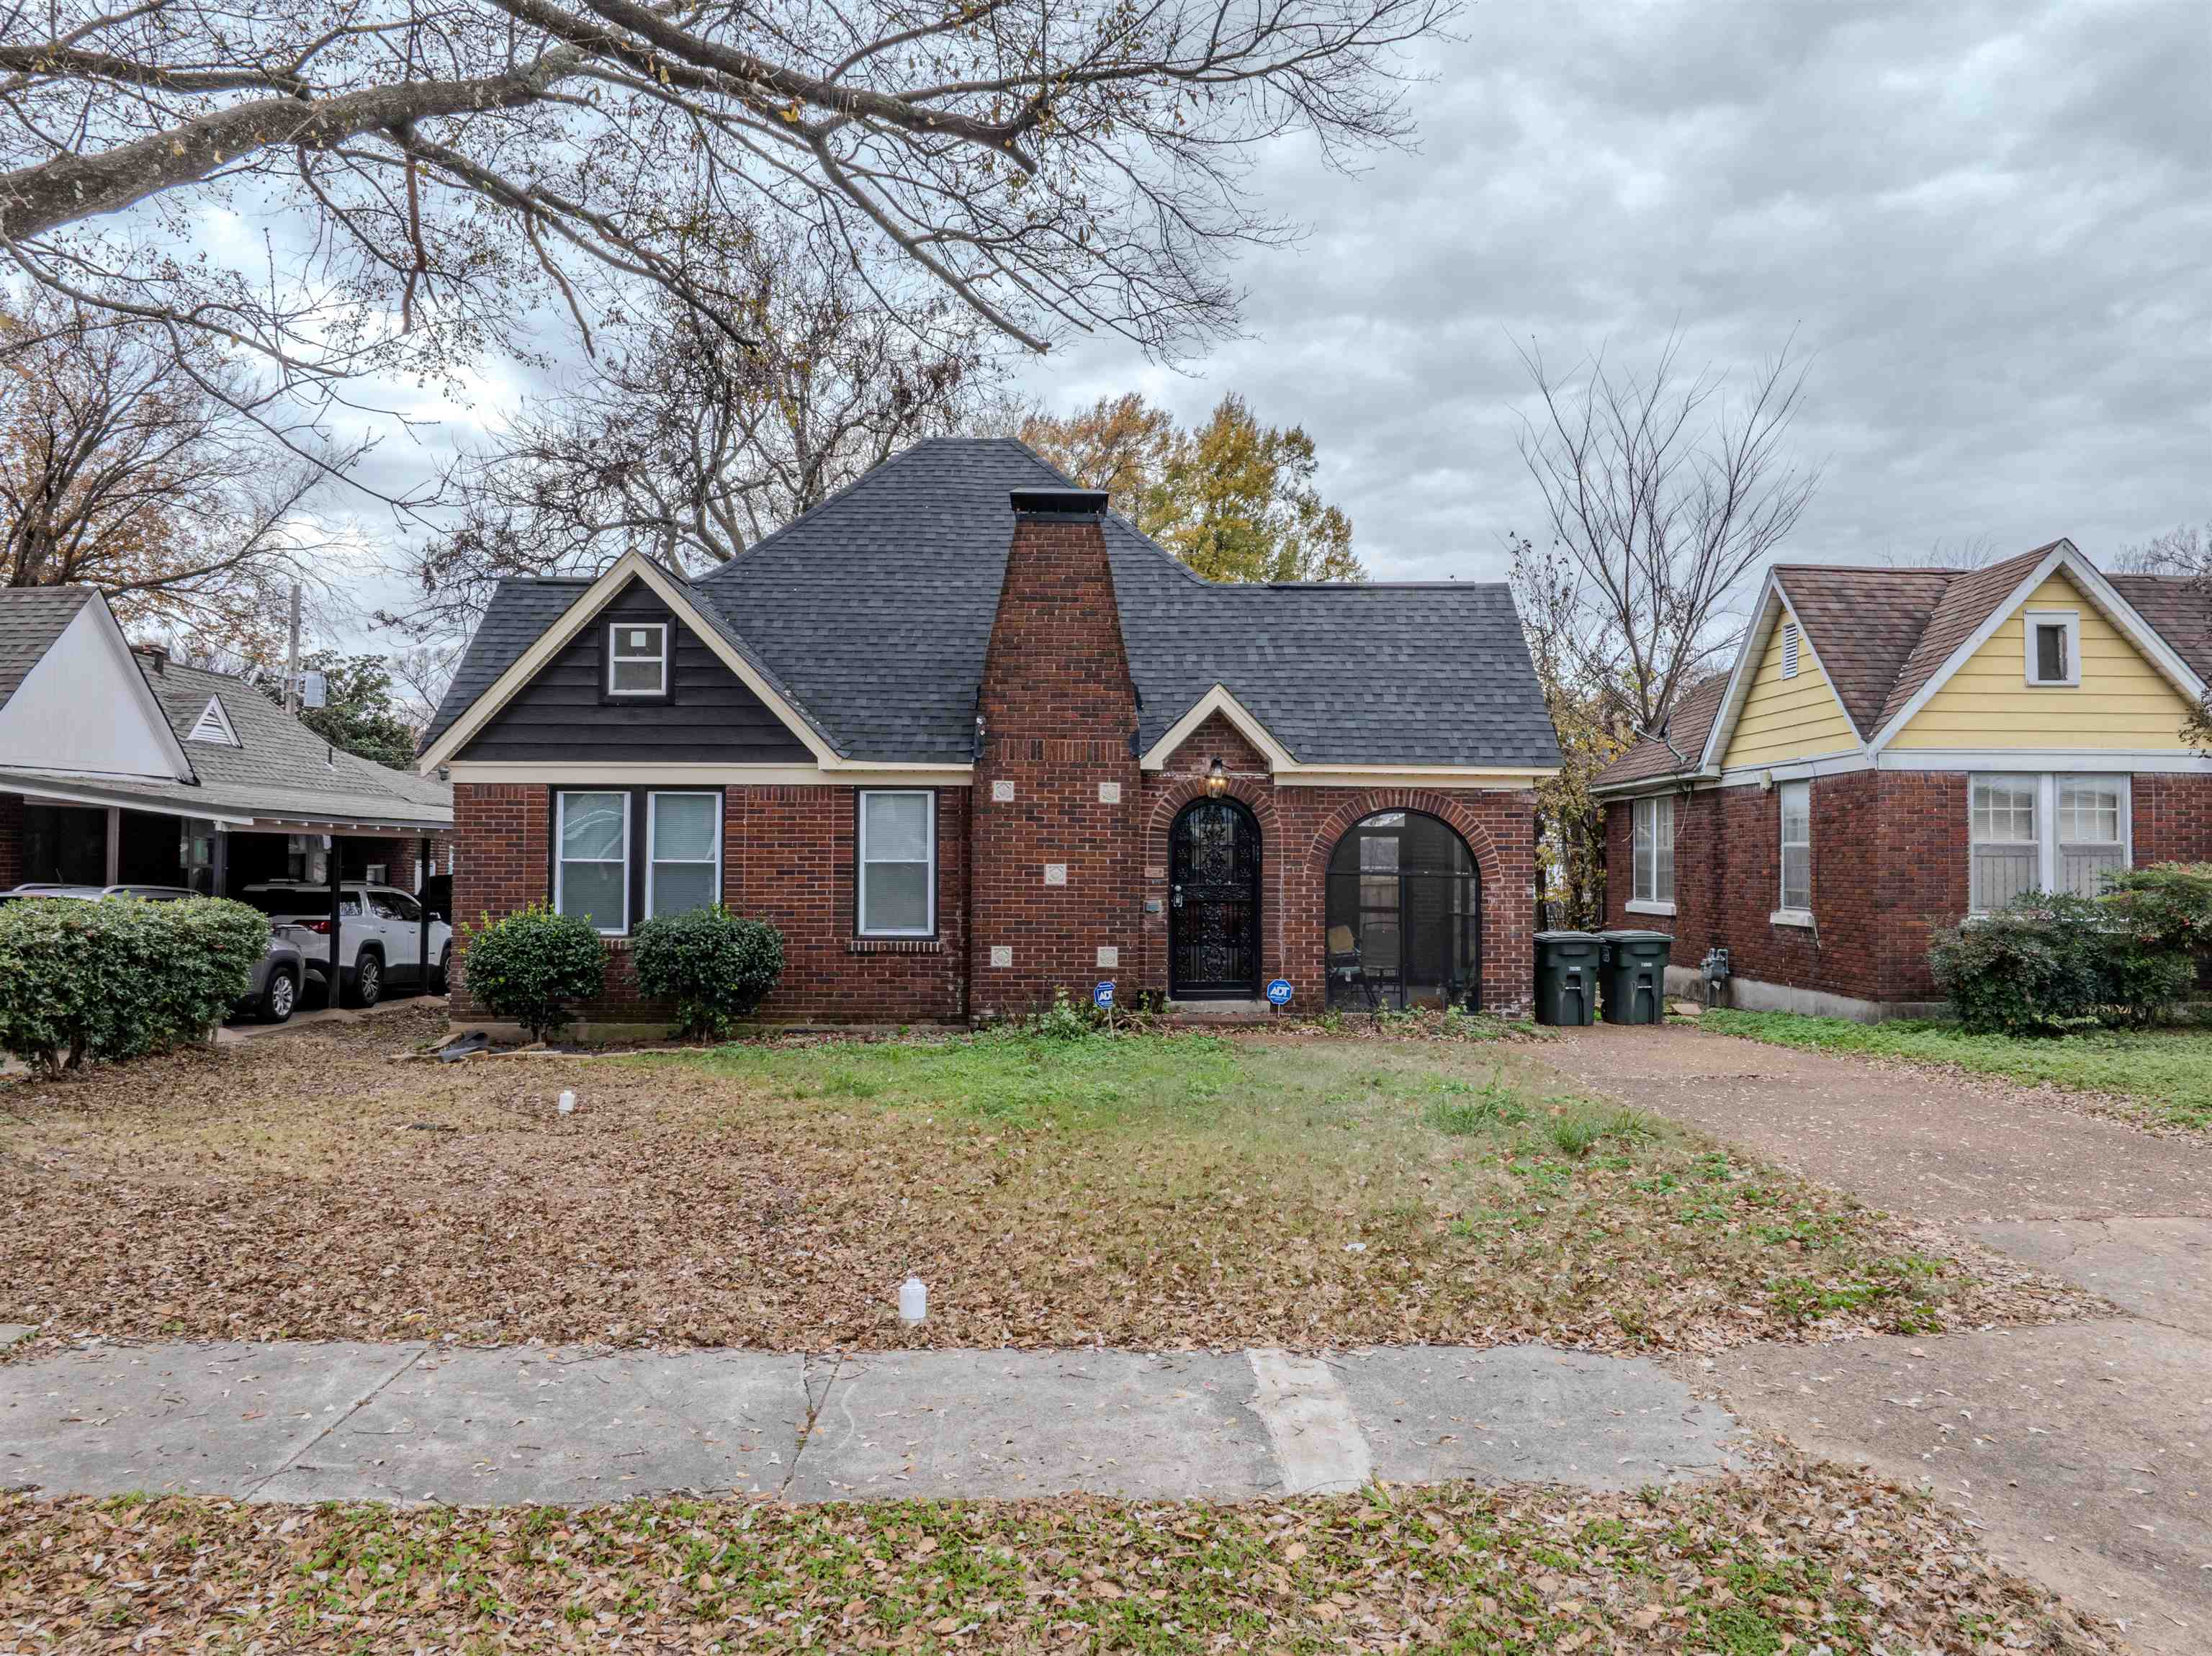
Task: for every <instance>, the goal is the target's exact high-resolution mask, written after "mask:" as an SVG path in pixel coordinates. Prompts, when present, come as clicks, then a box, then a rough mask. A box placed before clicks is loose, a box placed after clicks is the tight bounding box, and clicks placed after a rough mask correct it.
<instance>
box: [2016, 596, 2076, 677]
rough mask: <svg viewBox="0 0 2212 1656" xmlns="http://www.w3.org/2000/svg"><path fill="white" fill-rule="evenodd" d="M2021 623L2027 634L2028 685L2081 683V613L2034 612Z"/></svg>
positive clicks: (2070, 611)
mask: <svg viewBox="0 0 2212 1656" xmlns="http://www.w3.org/2000/svg"><path fill="white" fill-rule="evenodd" d="M2021 621H2022V622H2023V623H2024V625H2025V628H2026V631H2027V682H2029V683H2030V684H2037V685H2045V686H2049V685H2074V684H2079V683H2081V612H2080V611H2078V610H2029V611H2028V612H2027V614H2026V615H2025V616H2022V617H2021Z"/></svg>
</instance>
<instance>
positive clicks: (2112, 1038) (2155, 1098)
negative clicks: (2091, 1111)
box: [1698, 1011, 2212, 1129]
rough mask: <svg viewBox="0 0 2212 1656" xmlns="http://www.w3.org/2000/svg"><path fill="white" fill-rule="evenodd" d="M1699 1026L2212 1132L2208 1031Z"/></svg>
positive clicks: (1733, 1018)
mask: <svg viewBox="0 0 2212 1656" xmlns="http://www.w3.org/2000/svg"><path fill="white" fill-rule="evenodd" d="M1698 1023H1699V1028H1705V1029H1716V1030H1718V1031H1719V1032H1720V1033H1722V1034H1729V1035H1742V1036H1746V1037H1747V1038H1748V1039H1750V1040H1764V1041H1769V1042H1771V1043H1772V1044H1774V1045H1775V1046H1805V1047H1812V1048H1814V1049H1816V1050H1819V1051H1821V1052H1857V1053H1862V1054H1864V1055H1866V1056H1869V1057H1872V1058H1890V1059H1907V1060H1910V1061H1912V1062H1916V1063H1923V1064H1948V1065H1956V1066H1957V1067H1958V1068H1960V1069H1962V1070H1972V1071H1974V1072H1976V1073H1977V1074H1979V1075H1992V1076H2003V1077H2008V1078H2009V1079H2011V1080H2015V1081H2026V1082H2031V1083H2046V1084H2049V1085H2051V1086H2055V1087H2063V1088H2066V1089H2069V1091H2074V1092H2090V1093H2104V1094H2109V1095H2113V1096H2115V1097H2118V1098H2120V1099H2123V1100H2125V1101H2127V1103H2128V1106H2129V1108H2128V1110H2127V1112H2126V1113H2130V1114H2135V1115H2138V1116H2140V1117H2141V1118H2142V1119H2147V1120H2150V1121H2154V1122H2158V1123H2163V1124H2166V1125H2173V1126H2179V1127H2192V1128H2200V1129H2201V1128H2204V1127H2208V1126H2212V1030H2205V1029H2202V1028H2191V1029H2178V1030H2168V1029H2142V1030H2100V1031H2097V1032H2094V1033H2092V1034H2080V1035H2058V1036H2050V1037H2043V1038H2036V1037H2031V1036H2023V1035H1975V1034H1967V1033H1966V1031H1965V1030H1964V1029H1962V1028H1960V1027H1959V1026H1958V1025H1957V1024H1955V1023H1933V1022H1914V1021H1907V1020H1899V1022H1893V1023H1855V1022H1851V1021H1850V1019H1848V1018H1812V1017H1800V1016H1796V1014H1794V1013H1790V1012H1730V1011H1716V1012H1708V1013H1706V1014H1705V1016H1703V1017H1702V1018H1700V1019H1699V1021H1698Z"/></svg>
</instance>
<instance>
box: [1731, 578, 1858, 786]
mask: <svg viewBox="0 0 2212 1656" xmlns="http://www.w3.org/2000/svg"><path fill="white" fill-rule="evenodd" d="M1789 625H1790V617H1789V616H1788V615H1787V614H1786V613H1785V614H1784V616H1783V617H1782V619H1781V620H1779V621H1778V622H1775V623H1774V631H1773V632H1772V633H1771V634H1770V635H1769V636H1768V638H1767V640H1766V653H1765V655H1763V656H1762V657H1760V658H1759V670H1758V671H1757V672H1756V673H1754V674H1753V675H1752V679H1751V688H1750V690H1749V691H1748V692H1747V694H1746V695H1745V696H1744V700H1743V713H1742V716H1741V718H1739V719H1737V720H1736V723H1735V734H1734V735H1732V736H1731V737H1729V745H1728V752H1727V753H1725V754H1724V755H1722V757H1721V765H1722V767H1723V769H1728V768H1732V767H1735V766H1739V765H1775V764H1779V763H1781V762H1782V761H1784V760H1790V759H1811V758H1813V757H1814V756H1815V755H1820V754H1830V753H1848V752H1850V751H1851V750H1852V749H1855V748H1857V746H1858V745H1859V739H1858V737H1857V734H1856V733H1855V732H1854V731H1852V729H1851V722H1850V719H1846V718H1844V708H1843V704H1842V703H1841V702H1839V701H1837V700H1836V693H1835V691H1834V689H1833V688H1831V687H1830V685H1829V683H1828V676H1827V675H1826V673H1824V672H1822V671H1821V670H1820V661H1819V660H1818V659H1817V658H1815V657H1814V654H1813V640H1812V639H1811V638H1810V637H1809V636H1804V637H1801V638H1800V640H1799V647H1798V652H1797V676H1796V677H1795V678H1784V677H1783V676H1782V630H1783V628H1785V627H1787V626H1789Z"/></svg>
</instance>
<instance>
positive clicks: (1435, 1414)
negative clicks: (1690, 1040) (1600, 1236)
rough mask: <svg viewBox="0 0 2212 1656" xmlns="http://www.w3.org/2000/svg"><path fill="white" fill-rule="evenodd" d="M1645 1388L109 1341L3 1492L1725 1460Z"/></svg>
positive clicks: (1292, 1490) (662, 1483)
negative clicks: (144, 1343) (131, 1343)
mask: <svg viewBox="0 0 2212 1656" xmlns="http://www.w3.org/2000/svg"><path fill="white" fill-rule="evenodd" d="M1734 1431H1735V1422H1734V1420H1733V1419H1732V1418H1731V1417H1730V1416H1729V1413H1728V1412H1727V1410H1724V1409H1723V1408H1721V1407H1719V1406H1718V1405H1717V1404H1711V1403H1702V1402H1699V1401H1698V1400H1697V1399H1696V1398H1693V1397H1692V1393H1691V1390H1690V1388H1689V1387H1688V1386H1686V1385H1685V1384H1684V1383H1683V1382H1682V1381H1680V1380H1677V1379H1675V1378H1674V1377H1671V1376H1669V1375H1668V1374H1664V1373H1662V1371H1661V1370H1659V1369H1658V1368H1656V1367H1655V1366H1653V1365H1652V1364H1650V1363H1648V1362H1641V1361H1628V1360H1623V1359H1618V1358H1608V1357H1597V1356H1584V1355H1581V1354H1577V1353H1571V1352H1560V1351H1553V1350H1547V1349H1545V1348H1542V1347H1536V1346H1523V1347H1510V1348H1502V1349H1500V1348H1493V1349H1491V1350H1480V1351H1475V1350H1461V1349H1457V1348H1446V1347H1422V1346H1415V1347H1400V1348H1392V1349H1386V1350H1373V1351H1368V1352H1361V1353H1354V1354H1349V1355H1346V1356H1335V1357H1330V1358H1327V1359H1321V1358H1310V1357H1299V1356H1290V1355H1287V1354H1285V1353H1283V1352H1279V1351H1250V1352H1231V1353H1203V1352H1178V1353H1160V1354H1150V1355H1148V1354H1144V1353H1138V1352H1128V1351H1109V1350H1092V1351H1064V1352H1024V1351H914V1352H896V1353H884V1354H875V1355H869V1356H823V1357H812V1356H803V1355H799V1354H796V1353H767V1352H742V1351H700V1352H688V1353H682V1354H678V1355H675V1356H651V1355H646V1354H628V1353H624V1354H617V1355H613V1356H586V1357H577V1358H564V1357H563V1356H562V1355H561V1354H559V1353H556V1352H550V1351H546V1350H538V1349H519V1350H518V1349H508V1350H460V1349H454V1348H444V1347H436V1348H434V1347H428V1346H423V1345H363V1344H268V1345H244V1344H239V1345H194V1344H161V1345H143V1346H127V1345H100V1346H94V1347H89V1348H86V1349H82V1350H76V1351H72V1352H69V1353H66V1354H64V1355H62V1356H55V1357H49V1358H42V1359H40V1360H38V1361H36V1362H21V1363H17V1364H13V1365H9V1366H6V1367H0V1488H17V1487H26V1486H28V1487H34V1488H37V1489H41V1490H43V1491H46V1492H47V1493H50V1494H55V1495H62V1494H119V1493H126V1492H131V1491H136V1490H144V1491H148V1492H179V1493H186V1494H195V1495H236V1496H243V1497H248V1498H252V1499H256V1500H264V1501H352V1500H373V1501H441V1502H445V1503H448V1504H457V1505H458V1504H478V1503H501V1502H533V1501H547V1502H561V1503H568V1504H583V1503H598V1502H602V1501H618V1500H623V1499H627V1498H629V1497H631V1496H634V1495H663V1494H669V1493H673V1492H695V1493H735V1494H741V1495H781V1496H782V1497H785V1498H787V1499H790V1500H794V1501H837V1500H848V1499H867V1498H882V1497H908V1496H934V1497H940V1498H949V1497H955V1496H1001V1495H1057V1494H1064V1493H1071V1492H1075V1491H1088V1492H1093V1493H1097V1494H1105V1495H1124V1496H1128V1497H1133V1498H1139V1499H1168V1498H1195V1499H1210V1500H1235V1499H1240V1498H1245V1497H1250V1496H1257V1495H1292V1494H1304V1493H1310V1492H1318V1491H1329V1490H1342V1489H1355V1488H1358V1486H1359V1485H1361V1484H1363V1483H1366V1482H1367V1481H1368V1480H1369V1479H1370V1477H1379V1478H1383V1479H1385V1480H1388V1481H1389V1482H1393V1483H1423V1482H1431V1481H1436V1480H1441V1479H1447V1478H1472V1479H1474V1480H1477V1481H1479V1482H1484V1483H1509V1482H1522V1481H1538V1482H1556V1483H1571V1484H1576V1485H1579V1486H1581V1487H1583V1488H1589V1489H1635V1488H1638V1487H1641V1486H1643V1485H1644V1484H1650V1483H1668V1482H1671V1481H1674V1480H1678V1479H1684V1478H1695V1477H1705V1476H1710V1475H1712V1474H1714V1473H1717V1472H1719V1471H1723V1470H1725V1469H1727V1468H1728V1467H1729V1466H1732V1465H1736V1464H1738V1461H1737V1456H1736V1453H1735V1450H1734V1449H1733V1448H1732V1447H1731V1438H1732V1435H1733V1433H1734Z"/></svg>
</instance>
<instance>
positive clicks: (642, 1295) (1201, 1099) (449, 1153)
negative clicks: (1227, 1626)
mask: <svg viewBox="0 0 2212 1656" xmlns="http://www.w3.org/2000/svg"><path fill="white" fill-rule="evenodd" d="M432 1027H433V1026H432V1025H431V1023H430V1022H428V1016H427V1015H414V1014H409V1015H400V1016H387V1017H386V1018H384V1019H380V1020H378V1021H376V1022H374V1023H371V1024H368V1025H362V1026H341V1027H337V1028H314V1029H306V1030H301V1031H299V1032H297V1033H295V1034H286V1035H283V1036H280V1037H276V1038H274V1039H270V1040H257V1041H254V1042H252V1043H248V1044H246V1045H245V1046H240V1047H235V1048H228V1049H222V1050H217V1051H213V1052H209V1051H195V1052H190V1053H185V1054H180V1055H178V1056H175V1057H172V1058H167V1059H157V1060H152V1061H147V1062H143V1063H140V1064H137V1065H125V1066H117V1067H114V1068H112V1069H106V1070H102V1071H96V1072H94V1074H93V1075H92V1076H90V1077H88V1078H86V1079H84V1080H82V1081H76V1082H71V1083H56V1084H47V1085H33V1084H28V1083H22V1084H15V1085H9V1086H0V1322H21V1323H31V1324H36V1325H40V1334H39V1336H38V1337H37V1338H34V1339H33V1340H31V1341H27V1342H25V1343H24V1344H22V1345H21V1346H18V1347H16V1348H15V1350H13V1351H12V1352H11V1353H10V1355H11V1356H22V1355H23V1354H25V1353H26V1352H28V1351H33V1350H40V1349H46V1348H50V1347H51V1346H52V1344H54V1343H55V1342H57V1341H59V1340H64V1339H67V1338H74V1337H76V1336H78V1335H80V1334H82V1333H86V1332H97V1333H102V1334H108V1335H124V1336H155V1335H179V1336H188V1337H192V1338H277V1337H289V1338H360V1339H389V1338H421V1337H437V1336H450V1337H453V1338H459V1339H465V1340H468V1341H471V1342H484V1343H500V1344H510V1343H518V1342H521V1341H525V1340H529V1339H532V1338H538V1339H544V1340H546V1341H549V1342H555V1343H562V1344H616V1345H620V1344H656V1345H664V1346H675V1345H717V1346H753V1347H771V1348H780V1349H805V1350H825V1349H829V1348H831V1347H837V1346H860V1347H884V1346H890V1345H897V1344H915V1343H921V1344H935V1345H945V1346H996V1345H1001V1344H1020V1345H1070V1344H1089V1343H1092V1342H1100V1343H1103V1344H1109V1345H1117V1346H1136V1347H1158V1346H1176V1345H1200V1346H1206V1345H1212V1346H1237V1345H1287V1346H1292V1347H1299V1348H1306V1349H1311V1348H1316V1347H1322V1346H1345V1345H1351V1344H1362V1343H1368V1342H1396V1341H1413V1340H1431V1341H1438V1342H1448V1343H1466V1344H1493V1343H1505V1342H1512V1341H1519V1340H1527V1339H1545V1340H1549V1341H1553V1342H1555V1343H1559V1344H1568V1345H1574V1346H1580V1347H1584V1348H1588V1349H1595V1350H1710V1349H1713V1348H1716V1347H1719V1346H1723V1345H1726V1344H1734V1343H1736V1342H1740V1341H1743V1340H1747V1339H1753V1338H1770V1337H1775V1336H1787V1335H1790V1334H1792V1333H1795V1332H1798V1331H1807V1330H1820V1331H1847V1330H1870V1329H1881V1330H1902V1331H1936V1330H1940V1329H1942V1328H1947V1327H1955V1326H1961V1325H1983V1324H1985V1323H1989V1322H1992V1321H2016V1320H2021V1319H2035V1318H2039V1317H2047V1316H2053V1315H2062V1314H2069V1313H2074V1312H2075V1311H2077V1310H2079V1309H2080V1308H2081V1304H2082V1298H2081V1295H2079V1293H2078V1292H2077V1291H2076V1290H2074V1289H2066V1288H2062V1287H2059V1286H2057V1285H2054V1284H2052V1283H2048V1282H2045V1281H2044V1280H2042V1279H2039V1278H2036V1277H2032V1276H2030V1275H2028V1274H2027V1273H2025V1272H2023V1271H2020V1270H2019V1269H2018V1268H2016V1267H2013V1266H2010V1265H2006V1264H2005V1263H2003V1262H2002V1261H2001V1260H1999V1259H1996V1258H1995V1257H1994V1256H1983V1255H1975V1256H1973V1257H1972V1258H1971V1259H1962V1258H1960V1257H1958V1256H1956V1255H1955V1254H1953V1253H1946V1252H1945V1251H1944V1248H1945V1247H1956V1246H1957V1245H1956V1244H1948V1245H1947V1244H1933V1243H1930V1242H1929V1241H1927V1240H1925V1239H1924V1238H1923V1237H1921V1236H1919V1235H1918V1234H1916V1233H1914V1232H1913V1231H1911V1229H1909V1228H1907V1227H1905V1225H1904V1224H1902V1223H1900V1222H1897V1221H1894V1220H1892V1219H1889V1218H1887V1217H1884V1216H1879V1215H1876V1214H1873V1213H1869V1212H1868V1211H1865V1210H1862V1209H1859V1208H1857V1207H1856V1206H1854V1205H1853V1204H1850V1202H1849V1201H1848V1200H1847V1199H1846V1198H1841V1197H1838V1196H1837V1195H1835V1194H1834V1193H1832V1192H1826V1191H1822V1190H1820V1189H1817V1188H1815V1187H1814V1186H1808V1185H1807V1184H1805V1183H1804V1182H1802V1181H1801V1180H1795V1179H1793V1178H1791V1177H1790V1176H1788V1175H1786V1174H1781V1173H1778V1172H1777V1171H1775V1170H1773V1169H1771V1168H1766V1167H1763V1166H1761V1165H1759V1164H1758V1163H1756V1162H1752V1161H1749V1160H1747V1159H1746V1158H1745V1157H1743V1156H1738V1155H1735V1154H1733V1153H1731V1152H1730V1151H1729V1150H1727V1149H1723V1148H1722V1147H1720V1146H1717V1145H1716V1144H1714V1143H1711V1142H1710V1141H1706V1140H1704V1139H1701V1138H1699V1137H1695V1136H1693V1135H1691V1134H1688V1133H1686V1132H1684V1131H1680V1130H1678V1129H1675V1128H1674V1127H1672V1126H1669V1125H1667V1124H1664V1123H1662V1122H1659V1121H1657V1120H1655V1119H1650V1118H1648V1117H1643V1116H1638V1115H1636V1114H1633V1113H1624V1112H1622V1111H1620V1110H1619V1109H1618V1108H1614V1107H1601V1106H1599V1105H1596V1104H1593V1103H1590V1102H1588V1101H1580V1100H1576V1099H1572V1098H1562V1097H1556V1096H1547V1095H1545V1094H1544V1092H1543V1091H1542V1090H1541V1088H1542V1087H1544V1086H1547V1085H1556V1083H1549V1082H1541V1081H1539V1080H1537V1079H1535V1078H1534V1077H1536V1075H1537V1072H1536V1071H1534V1069H1533V1068H1529V1069H1525V1070H1524V1069H1523V1068H1522V1067H1521V1065H1520V1061H1519V1059H1517V1058H1516V1049H1515V1048H1514V1047H1513V1046H1511V1045H1510V1043H1491V1044H1486V1045H1485V1044H1469V1043H1466V1042H1446V1041H1437V1040H1420V1041H1403V1042H1392V1041H1387V1040H1328V1039H1295V1040H1231V1039H1225V1038H1223V1037H1220V1036H1215V1035H1188V1034H1186V1035H1176V1034H1156V1035H1142V1036H1133V1037H1124V1038H1121V1039H1109V1038H1103V1037H1093V1038H1090V1039H1084V1040H1065V1041H1053V1040H1042V1039H1038V1038H1036V1037H1034V1036H1010V1035H994V1036H983V1037H973V1038H958V1039H940V1040H934V1041H915V1042H908V1043H899V1042H885V1043H875V1044H865V1043H858V1042H846V1041H840V1042H827V1043H821V1042H817V1043H813V1044H787V1045H760V1046H732V1047H726V1048H722V1049H719V1050H717V1051H715V1052H708V1053H693V1054H675V1053H664V1054H657V1055H646V1056H639V1057H635V1058H625V1059H580V1058H563V1057H549V1056H529V1057H517V1058H502V1059H471V1060H469V1061H468V1062H466V1063H463V1064H455V1065H441V1064H435V1063H427V1062H421V1061H411V1062H403V1061H396V1059H397V1055H398V1053H399V1052H403V1051H404V1050H405V1049H406V1047H407V1046H408V1043H409V1042H410V1040H415V1041H420V1040H422V1039H423V1038H425V1037H426V1036H427V1035H428V1033H429V1032H430V1030H431V1028H432ZM563 1089H574V1090H575V1091H576V1092H577V1093H578V1095H579V1096H580V1107H578V1108H577V1110H576V1111H575V1113H574V1114H572V1115H570V1116H568V1117H562V1116H561V1115H559V1114H558V1113H556V1107H555V1101H556V1097H557V1095H559V1094H560V1093H561V1092H562V1090H563ZM909 1269H912V1270H915V1271H919V1272H920V1273H921V1275H922V1277H924V1278H925V1279H926V1280H927V1282H928V1283H930V1285H931V1297H930V1310H931V1314H930V1318H929V1320H928V1321H927V1323H926V1324H925V1325H923V1326H922V1327H921V1329H920V1330H919V1331H915V1332H913V1333H908V1332H905V1331H902V1330H901V1328H900V1326H899V1325H898V1324H897V1322H896V1313H895V1308H894V1292H895V1289H896V1284H897V1283H898V1282H899V1280H900V1278H901V1277H903V1276H904V1274H905V1273H906V1272H907V1271H908V1270H909Z"/></svg>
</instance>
